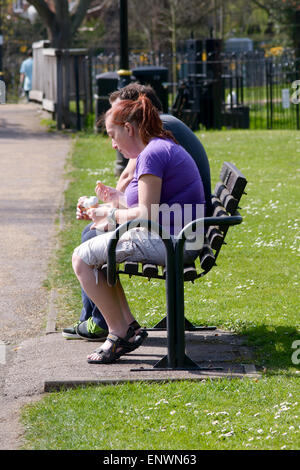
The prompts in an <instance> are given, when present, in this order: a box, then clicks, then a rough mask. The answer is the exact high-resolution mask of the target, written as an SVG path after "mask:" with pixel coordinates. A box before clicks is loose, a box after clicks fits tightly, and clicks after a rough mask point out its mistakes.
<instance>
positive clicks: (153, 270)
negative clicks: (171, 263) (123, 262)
mask: <svg viewBox="0 0 300 470" xmlns="http://www.w3.org/2000/svg"><path fill="white" fill-rule="evenodd" d="M143 274H144V276H145V277H148V279H151V278H157V277H158V266H156V264H150V263H145V264H143Z"/></svg>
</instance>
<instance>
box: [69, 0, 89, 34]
mask: <svg viewBox="0 0 300 470" xmlns="http://www.w3.org/2000/svg"><path fill="white" fill-rule="evenodd" d="M91 3H92V0H80V2H79V4H78V6H77V8H76V11H75V13H73V15H71V30H72V34H74V33H75V32H76V31H77V29H78V28H79V26H80V25H81V23H82V21H83V19H84V17H85V15H86V12H87V9H88V8H89V6H90V4H91Z"/></svg>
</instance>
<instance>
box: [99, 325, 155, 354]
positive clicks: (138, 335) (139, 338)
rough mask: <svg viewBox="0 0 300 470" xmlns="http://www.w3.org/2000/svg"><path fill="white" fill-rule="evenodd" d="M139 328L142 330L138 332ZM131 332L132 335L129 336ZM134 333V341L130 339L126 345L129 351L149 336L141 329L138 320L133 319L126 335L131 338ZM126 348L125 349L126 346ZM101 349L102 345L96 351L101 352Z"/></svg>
mask: <svg viewBox="0 0 300 470" xmlns="http://www.w3.org/2000/svg"><path fill="white" fill-rule="evenodd" d="M137 330H140V331H139V332H138V333H136V331H137ZM130 333H131V335H130V336H128V335H129V334H130ZM134 335H136V337H135V339H134V341H132V342H131V343H130V342H129V341H128V345H127V346H126V348H127V351H126V352H128V353H129V352H131V351H134V350H135V349H137V348H139V347H140V346H141V344H142V343H143V342H144V341H145V339H146V338H147V337H148V333H147V331H146V330H143V329H141V325H140V324H139V323H138V322H137V321H136V320H133V322H131V323H130V325H129V328H128V331H127V336H126V337H128V338H131V337H132V336H134ZM124 349H125V346H124ZM100 351H101V347H100V348H97V349H95V350H94V352H95V353H99V352H100ZM126 352H123V354H126Z"/></svg>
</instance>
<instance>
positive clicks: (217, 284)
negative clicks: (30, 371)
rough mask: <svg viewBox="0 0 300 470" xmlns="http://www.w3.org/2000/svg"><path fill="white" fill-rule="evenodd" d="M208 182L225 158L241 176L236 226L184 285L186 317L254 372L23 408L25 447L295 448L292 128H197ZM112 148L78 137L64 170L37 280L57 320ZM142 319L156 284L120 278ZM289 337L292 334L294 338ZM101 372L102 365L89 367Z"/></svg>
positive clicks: (72, 290) (154, 315)
mask: <svg viewBox="0 0 300 470" xmlns="http://www.w3.org/2000/svg"><path fill="white" fill-rule="evenodd" d="M198 136H199V138H200V139H201V141H202V142H203V144H204V146H205V148H206V150H207V154H208V157H209V160H210V163H211V173H212V183H213V187H214V185H215V183H216V182H217V180H218V177H219V172H220V169H221V166H222V163H223V161H230V162H233V163H234V164H236V165H237V167H238V168H239V169H240V170H241V171H242V172H243V173H244V174H245V176H246V177H247V179H248V181H249V182H248V186H247V188H246V190H247V195H245V196H243V199H242V201H241V206H242V209H241V213H242V215H243V217H244V221H243V223H242V225H240V226H237V227H233V228H232V229H230V231H229V234H228V237H227V238H226V241H227V246H225V247H224V248H223V249H222V251H221V253H220V256H219V259H218V266H217V267H216V268H215V269H213V270H212V271H211V272H210V273H209V274H208V275H207V276H205V277H204V278H203V279H202V280H198V281H196V282H195V284H194V285H190V284H188V283H186V284H185V309H186V317H187V318H188V319H189V320H191V321H192V322H193V323H195V324H200V325H205V324H214V325H216V326H218V327H220V328H223V329H228V330H232V331H235V332H237V333H239V334H242V335H245V337H246V338H247V341H248V343H249V345H251V346H252V347H253V350H254V362H255V364H256V367H257V368H258V369H259V370H261V372H262V378H261V379H260V380H253V379H243V380H240V379H230V380H228V379H224V380H216V381H210V380H207V381H204V382H200V383H195V382H176V383H165V384H160V385H158V384H123V385H118V386H104V387H95V388H93V387H89V388H83V389H76V390H68V391H63V392H59V393H53V394H50V395H48V396H46V397H45V398H44V399H43V400H41V402H39V403H38V404H34V405H31V406H27V407H26V408H25V409H24V413H23V423H24V425H25V429H26V440H25V444H24V447H25V448H27V449H155V450H159V449H243V448H246V449H299V447H300V446H299V442H300V406H299V403H298V400H299V394H300V386H299V375H300V374H299V373H300V371H299V364H297V362H300V350H299V352H298V351H297V350H296V349H293V347H294V348H295V347H298V349H299V348H300V334H299V323H300V322H299V320H300V318H299V317H300V315H299V295H298V292H299V285H298V283H299V278H298V272H299V268H298V264H297V254H299V232H298V230H299V209H298V207H299V183H298V182H297V175H298V173H297V171H298V172H299V169H297V163H298V161H299V157H300V133H299V132H297V131H237V130H236V131H221V132H215V131H213V132H212V131H210V132H199V133H198ZM114 162H115V152H114V151H113V150H112V149H111V144H110V142H109V140H107V139H106V138H105V137H102V136H95V135H86V134H82V135H80V136H79V137H77V138H76V139H74V152H73V155H72V158H71V159H70V161H69V164H68V168H67V170H66V178H68V179H69V180H70V184H69V187H68V190H67V191H66V195H65V210H64V218H65V224H66V227H65V229H64V231H63V233H61V234H60V249H59V250H58V252H57V253H55V258H54V259H53V262H52V266H51V269H50V273H49V277H48V280H47V282H46V285H48V286H49V288H51V287H55V288H56V289H58V291H59V293H60V300H59V302H60V305H59V311H60V312H61V316H60V318H59V319H58V327H59V328H62V327H63V326H66V325H68V324H71V323H72V322H74V321H75V320H77V319H78V317H79V313H80V309H81V307H80V290H79V288H78V283H77V280H76V279H75V276H74V274H73V272H72V268H71V253H72V251H73V248H74V247H75V246H76V245H77V244H78V243H79V240H80V233H81V230H82V229H83V227H84V226H85V222H77V221H76V220H75V217H74V216H75V205H76V201H77V198H78V197H79V196H80V195H83V194H86V195H87V196H89V195H93V192H94V185H95V182H96V180H97V179H101V180H102V181H103V182H104V183H106V184H109V185H114V184H115V177H114V176H113V169H114ZM123 285H124V288H125V291H126V292H127V294H128V299H129V302H130V305H131V308H132V311H133V314H134V315H135V316H136V318H137V320H139V321H140V322H141V323H142V324H143V325H144V326H153V325H154V324H155V323H157V322H158V321H159V320H160V319H161V318H162V317H163V316H164V315H165V308H166V307H165V298H164V285H163V283H162V282H161V281H154V282H153V281H152V282H151V283H149V282H148V281H146V280H144V279H141V280H137V279H136V278H135V279H134V278H133V279H131V280H130V279H127V278H124V279H123ZM295 341H299V343H298V344H296V343H295ZM99 367H100V366H99Z"/></svg>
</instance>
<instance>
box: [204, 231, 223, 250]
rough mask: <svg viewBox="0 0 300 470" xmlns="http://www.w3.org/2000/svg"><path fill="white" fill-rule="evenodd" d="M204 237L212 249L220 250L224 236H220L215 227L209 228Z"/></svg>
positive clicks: (220, 233)
mask: <svg viewBox="0 0 300 470" xmlns="http://www.w3.org/2000/svg"><path fill="white" fill-rule="evenodd" d="M206 236H207V238H208V241H209V244H210V246H211V247H212V249H213V250H220V248H221V246H222V244H223V242H224V235H223V234H222V232H221V230H219V229H218V228H217V227H214V226H211V227H209V228H208V230H207V233H206Z"/></svg>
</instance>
